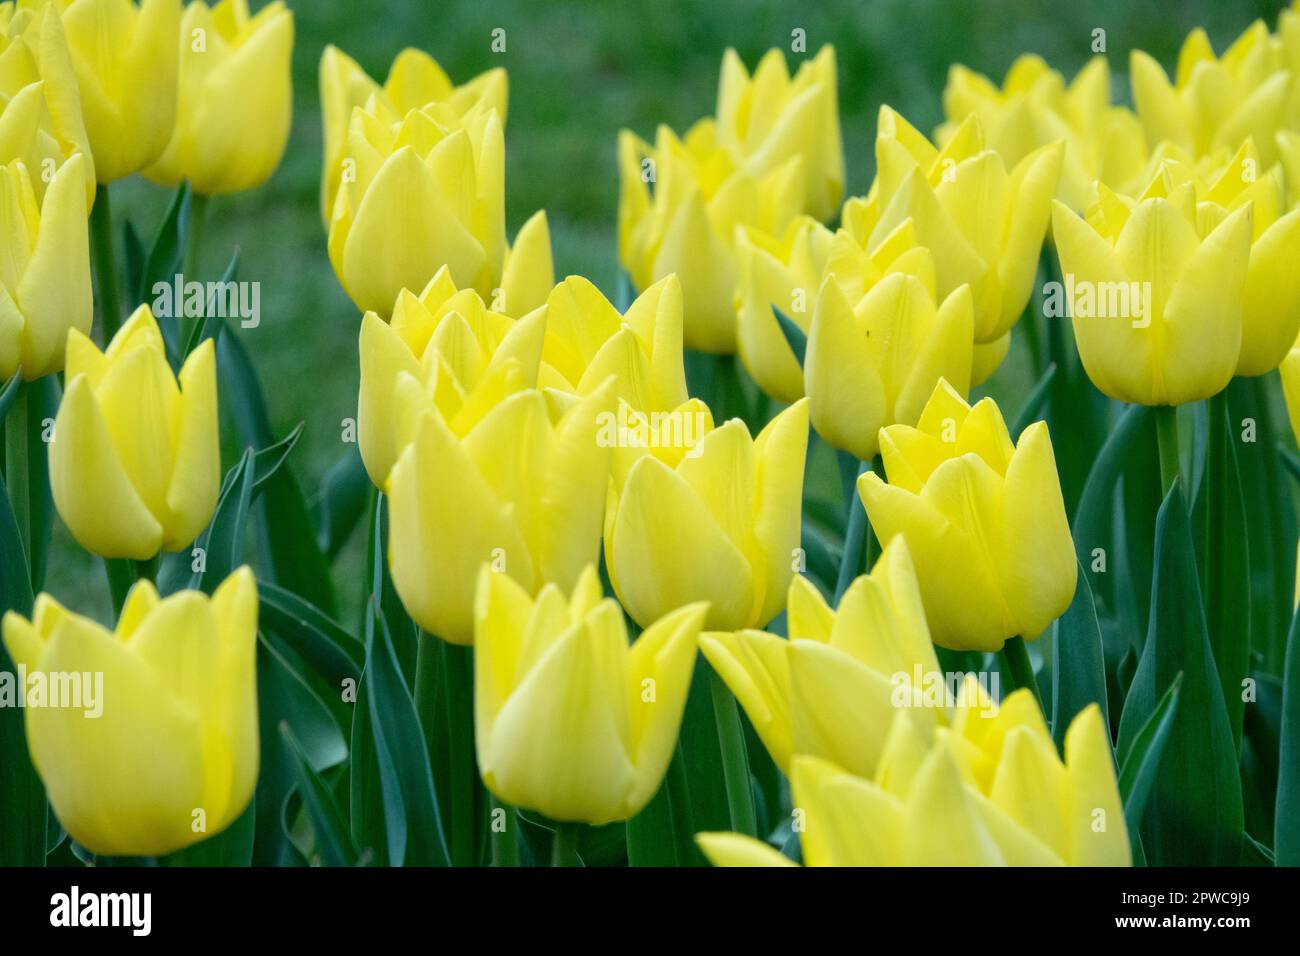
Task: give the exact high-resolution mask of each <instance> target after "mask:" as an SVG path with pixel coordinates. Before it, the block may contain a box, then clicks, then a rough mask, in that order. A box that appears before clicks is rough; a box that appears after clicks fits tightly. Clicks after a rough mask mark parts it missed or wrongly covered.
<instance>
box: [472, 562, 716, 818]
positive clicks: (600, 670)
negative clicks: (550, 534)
mask: <svg viewBox="0 0 1300 956" xmlns="http://www.w3.org/2000/svg"><path fill="white" fill-rule="evenodd" d="M704 613H705V607H704V605H702V604H692V605H690V606H687V607H683V608H679V609H678V610H676V611H673V612H671V613H669V614H667V615H665V616H664V617H663V618H661V619H659V620H658V621H655V622H654V623H653V624H651V625H650V626H649V627H647V628H646V629H645V630H644V631H642V632H641V635H640V636H639V637H638V638H637V639H636V642H635V643H633V644H632V645H631V646H629V645H628V636H627V627H626V624H625V623H624V620H623V611H622V609H621V608H620V607H619V606H618V605H617V604H616V603H615V602H614V601H612V600H610V599H609V598H603V597H602V595H601V588H600V578H599V576H598V575H597V574H596V569H595V567H594V565H588V566H587V567H586V568H585V569H584V570H583V571H582V573H581V574H580V575H579V576H578V579H577V581H576V582H575V583H574V585H573V589H572V594H571V596H570V597H568V598H566V597H565V595H564V592H563V589H561V588H558V587H556V586H555V585H554V584H547V585H546V586H545V587H543V588H542V589H541V591H540V593H539V594H538V595H537V598H536V599H535V600H534V599H533V598H531V597H530V596H529V592H528V591H527V590H526V589H525V588H522V587H520V586H519V585H518V584H517V583H516V582H514V581H513V580H511V579H510V577H509V576H508V575H506V574H500V573H497V572H493V571H491V570H489V569H488V567H487V566H484V567H483V568H482V570H481V571H480V574H479V583H478V594H477V599H476V604H475V619H474V623H475V633H474V728H475V739H476V741H477V747H478V765H479V771H480V773H481V774H482V775H483V782H484V783H485V784H487V787H488V789H489V790H491V791H492V792H493V793H494V794H496V795H497V797H499V798H500V799H501V800H503V801H505V802H506V803H509V804H513V805H516V806H520V807H527V808H529V809H531V810H538V811H540V812H542V813H544V814H546V816H548V817H550V818H551V819H553V820H561V821H571V822H582V823H589V824H592V825H593V826H600V825H602V824H606V823H612V822H614V821H617V820H626V819H628V818H629V817H633V816H635V815H636V814H637V813H639V812H640V811H641V809H642V808H643V807H645V805H646V804H647V803H649V802H650V798H651V797H653V796H654V795H655V793H656V792H658V790H659V786H660V783H661V782H662V781H663V777H664V772H665V771H666V770H667V768H668V762H669V760H671V759H672V755H673V752H674V750H675V749H676V746H677V732H678V729H679V728H680V727H681V722H682V714H683V712H684V711H685V709H686V695H687V693H688V691H689V690H690V686H691V674H692V672H693V670H694V664H695V646H696V640H697V639H698V637H699V633H700V626H701V625H702V624H703V622H704Z"/></svg>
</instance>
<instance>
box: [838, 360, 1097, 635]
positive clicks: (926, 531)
mask: <svg viewBox="0 0 1300 956" xmlns="http://www.w3.org/2000/svg"><path fill="white" fill-rule="evenodd" d="M880 454H881V456H882V457H883V458H884V463H885V472H886V473H887V475H888V476H889V484H885V483H884V482H883V481H881V480H880V477H879V476H878V475H876V474H875V473H874V472H867V473H866V474H864V475H862V476H861V478H859V479H858V494H859V495H861V497H862V502H863V504H864V505H865V506H866V509H867V517H868V518H869V519H870V520H871V526H872V528H873V529H875V532H876V536H877V537H878V538H879V539H880V541H881V542H883V543H885V544H888V543H889V542H890V541H892V540H893V539H894V537H895V536H896V535H902V536H903V538H904V539H905V540H906V541H907V546H908V550H909V551H910V552H911V555H912V559H913V560H914V561H915V562H916V576H917V579H918V580H919V581H920V583H921V597H922V599H923V600H924V603H925V617H926V620H927V621H928V622H929V625H930V633H931V636H932V637H933V638H934V642H935V643H936V644H940V645H942V646H943V647H947V648H951V649H953V650H961V651H966V650H975V651H996V650H999V649H1000V648H1001V647H1002V645H1003V643H1004V642H1005V641H1006V640H1007V639H1008V638H1011V637H1015V636H1016V635H1020V636H1021V637H1024V638H1025V639H1026V640H1033V639H1034V638H1036V637H1038V636H1039V635H1040V634H1042V633H1043V631H1045V630H1046V629H1047V627H1048V625H1050V624H1051V623H1052V621H1054V620H1055V619H1056V618H1057V617H1059V616H1060V615H1061V614H1063V613H1064V612H1065V609H1066V608H1068V607H1069V606H1070V601H1071V600H1072V599H1073V598H1074V587H1075V583H1076V566H1075V557H1074V544H1073V542H1072V541H1071V539H1070V526H1069V523H1068V522H1067V521H1066V517H1065V505H1064V503H1063V501H1062V499H1061V485H1060V481H1059V479H1058V477H1057V473H1056V459H1055V457H1054V456H1053V454H1052V440H1051V438H1050V437H1049V436H1048V434H1047V425H1046V423H1045V422H1035V423H1034V424H1032V425H1030V426H1029V427H1028V428H1026V429H1025V430H1024V432H1022V433H1021V435H1020V440H1019V442H1018V443H1017V444H1015V445H1013V444H1012V442H1011V437H1010V435H1008V434H1007V426H1006V423H1005V422H1004V421H1003V420H1002V413H1001V412H1000V411H999V410H998V407H997V405H995V404H994V403H993V400H992V399H990V398H985V399H982V400H980V401H979V402H977V403H976V404H975V406H974V407H973V408H972V407H971V406H970V405H967V404H966V401H965V399H963V398H962V397H961V395H960V394H958V393H957V391H956V390H955V389H953V387H952V386H951V385H949V384H948V383H947V382H945V381H943V380H940V382H939V384H938V387H936V388H935V390H934V394H933V395H932V396H931V398H930V400H929V402H928V403H926V406H925V410H924V411H923V412H922V413H921V417H920V420H919V421H918V422H917V424H916V427H915V428H912V427H909V426H907V425H890V426H889V427H888V428H885V429H883V431H882V432H881V436H880Z"/></svg>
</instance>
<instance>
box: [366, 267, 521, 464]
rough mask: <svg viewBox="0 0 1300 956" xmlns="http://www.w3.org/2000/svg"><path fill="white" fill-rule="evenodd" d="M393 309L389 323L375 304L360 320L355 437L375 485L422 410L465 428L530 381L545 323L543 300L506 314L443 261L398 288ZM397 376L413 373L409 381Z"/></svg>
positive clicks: (460, 429) (408, 438) (463, 431)
mask: <svg viewBox="0 0 1300 956" xmlns="http://www.w3.org/2000/svg"><path fill="white" fill-rule="evenodd" d="M392 313H393V315H392V319H391V321H389V322H385V321H384V320H383V319H381V318H380V317H379V316H377V315H375V313H373V312H367V313H366V314H365V317H364V318H363V319H362V320H361V338H360V346H359V348H360V353H361V391H360V397H359V400H358V406H359V410H358V415H357V442H358V445H359V446H360V449H361V458H362V461H363V462H364V463H365V466H366V471H367V473H368V474H369V475H370V480H371V481H373V482H374V483H375V486H376V487H377V488H383V487H384V486H385V483H386V482H387V480H388V474H389V472H390V471H391V470H392V467H393V465H394V464H395V463H396V461H397V458H398V455H400V454H401V452H402V449H403V448H405V447H406V445H407V444H409V443H410V442H411V440H412V439H413V438H414V437H415V433H416V431H417V430H418V424H419V415H420V413H421V412H423V411H424V410H425V409H432V410H435V411H437V412H438V414H440V415H441V416H442V418H443V420H444V421H445V422H447V424H448V426H449V427H450V428H451V430H452V432H453V433H455V434H456V435H458V436H461V437H463V436H464V435H466V434H467V433H468V432H469V430H470V429H471V428H473V427H474V426H475V425H477V424H478V423H479V421H480V420H481V419H482V418H483V416H484V415H485V414H486V413H487V412H488V411H489V410H490V409H491V408H493V407H494V406H495V405H496V404H497V403H499V402H500V401H501V400H503V399H504V398H505V397H507V396H508V395H512V394H514V393H515V392H518V391H521V390H523V389H526V388H532V387H534V386H535V385H536V384H537V367H538V362H539V361H540V360H541V354H542V336H543V335H544V333H545V328H546V310H545V309H535V310H534V311H533V312H531V313H529V314H528V315H527V316H525V317H524V318H522V319H519V320H518V321H516V320H514V319H511V318H509V317H508V316H505V315H502V314H501V313H500V312H496V311H493V310H491V309H489V308H488V307H487V306H486V305H485V304H484V302H483V300H482V298H480V297H479V294H478V293H477V292H475V291H474V290H473V289H457V288H456V284H455V282H453V281H452V278H451V273H450V271H449V270H448V269H447V268H446V267H445V266H444V267H443V268H442V269H439V270H438V273H437V274H436V275H435V276H434V277H433V278H432V279H430V280H429V283H428V285H426V286H425V287H424V291H423V292H421V293H420V294H419V295H418V296H416V295H415V294H414V293H412V292H410V291H408V290H405V289H403V290H402V292H401V293H400V294H399V295H398V297H397V303H396V305H394V306H393V310H392ZM403 375H407V376H409V377H410V378H411V379H412V383H408V384H407V386H406V388H405V389H403V388H399V379H401V378H402V376H403ZM411 384H414V385H415V386H417V387H414V388H412V387H410V385H411Z"/></svg>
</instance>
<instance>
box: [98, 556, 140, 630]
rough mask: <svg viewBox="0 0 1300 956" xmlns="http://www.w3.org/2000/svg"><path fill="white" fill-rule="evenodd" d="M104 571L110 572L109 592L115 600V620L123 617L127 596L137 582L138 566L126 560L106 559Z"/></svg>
mask: <svg viewBox="0 0 1300 956" xmlns="http://www.w3.org/2000/svg"><path fill="white" fill-rule="evenodd" d="M104 570H105V571H107V572H108V592H109V594H110V596H111V597H112V599H113V620H114V621H116V620H117V619H118V618H119V617H121V616H122V607H123V605H125V604H126V596H127V594H128V593H129V592H130V590H131V588H132V587H133V586H134V585H135V582H136V573H137V570H138V565H137V564H136V562H134V561H130V560H128V559H126V558H105V559H104Z"/></svg>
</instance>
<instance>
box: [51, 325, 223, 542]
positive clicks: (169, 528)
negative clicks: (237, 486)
mask: <svg viewBox="0 0 1300 956" xmlns="http://www.w3.org/2000/svg"><path fill="white" fill-rule="evenodd" d="M67 349H68V353H67V355H68V363H67V374H66V378H67V382H68V386H67V391H66V392H65V393H64V395H63V401H62V403H61V404H60V405H59V412H58V416H57V417H56V418H55V420H54V440H53V441H52V442H51V444H50V487H51V490H52V491H53V493H54V506H55V507H56V508H57V509H58V512H59V516H60V517H61V518H62V519H63V522H64V524H66V525H67V526H68V530H69V531H71V532H72V536H73V537H74V538H76V539H77V543H78V544H80V545H81V546H82V547H83V548H85V549H86V550H88V551H93V552H94V553H95V554H98V555H102V556H103V557H105V558H133V559H135V560H137V561H144V560H147V559H149V558H152V557H153V556H154V555H155V554H157V553H158V550H159V548H163V549H166V550H168V551H179V550H181V549H182V548H184V547H186V546H187V545H189V544H190V542H192V541H193V540H194V538H195V537H196V536H197V535H198V534H199V532H200V531H202V530H203V529H204V528H205V527H206V526H207V524H208V521H209V520H210V519H211V518H212V512H213V509H215V508H216V504H217V496H218V494H219V492H220V489H221V448H220V443H219V438H218V429H217V380H216V360H215V353H214V351H213V347H212V340H211V339H208V340H206V341H204V342H203V344H201V345H200V346H199V347H198V348H197V349H195V350H194V351H193V352H192V353H190V355H189V357H188V358H187V359H186V360H185V364H184V366H183V367H182V368H181V371H180V376H179V377H177V376H175V375H173V374H172V371H171V368H170V367H169V366H168V365H167V356H166V351H165V349H164V346H163V338H162V333H161V332H160V331H159V329H158V324H157V323H156V322H155V321H154V317H153V314H152V313H151V312H150V311H149V307H148V306H147V305H142V306H140V308H138V309H136V310H135V313H134V314H133V315H132V316H131V318H130V319H128V320H127V322H126V324H125V325H123V326H122V328H121V329H120V330H119V331H118V333H117V335H115V336H114V337H113V341H112V342H111V343H110V344H109V346H108V349H107V350H106V351H104V352H102V353H101V352H100V351H99V349H98V348H96V346H95V344H94V343H93V342H92V341H91V340H90V339H89V338H87V337H86V336H85V335H84V334H82V333H81V332H80V331H78V330H76V329H73V330H71V331H69V332H68V345H67Z"/></svg>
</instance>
